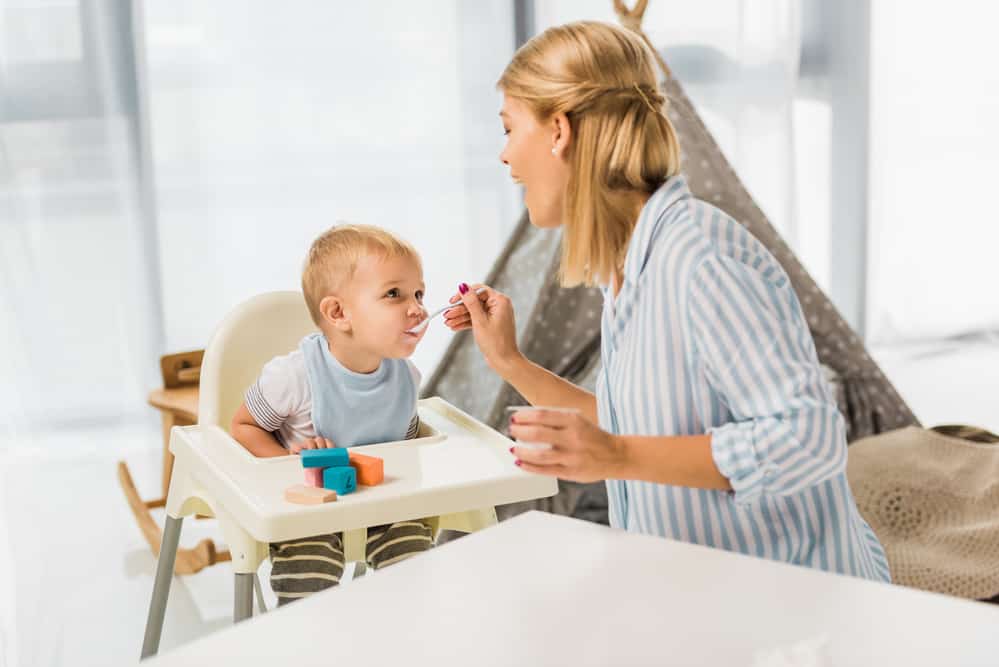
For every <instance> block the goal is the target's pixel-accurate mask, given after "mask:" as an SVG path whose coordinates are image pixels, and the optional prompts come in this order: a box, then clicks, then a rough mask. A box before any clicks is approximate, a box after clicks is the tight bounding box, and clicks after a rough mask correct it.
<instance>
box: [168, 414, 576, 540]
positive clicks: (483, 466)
mask: <svg viewBox="0 0 999 667" xmlns="http://www.w3.org/2000/svg"><path fill="white" fill-rule="evenodd" d="M419 414H420V420H421V422H422V429H421V433H423V434H425V435H424V437H420V438H418V439H414V440H405V441H400V442H390V443H382V444H376V445H367V446H364V447H357V448H352V449H353V450H354V451H357V452H358V453H363V454H366V455H371V456H377V457H380V458H382V459H383V460H384V465H385V481H384V482H382V483H381V484H380V485H378V486H372V487H369V486H361V485H358V487H357V490H356V491H354V492H353V493H350V494H347V495H345V496H338V498H337V500H336V501H335V502H331V503H325V504H323V505H297V504H294V503H291V502H288V501H287V500H285V499H284V490H285V489H286V488H287V487H289V486H291V485H293V484H302V483H304V473H303V468H302V463H301V460H300V459H299V457H297V456H287V457H276V458H257V457H254V456H253V455H252V454H250V453H249V452H248V451H246V449H244V448H243V447H242V446H241V445H240V444H239V443H237V442H236V441H235V440H233V439H232V437H231V436H230V435H229V434H228V433H226V432H225V431H224V430H223V429H221V428H219V427H217V426H185V427H175V428H174V429H173V431H172V434H171V438H170V451H171V452H172V453H173V455H174V456H175V457H176V458H177V459H178V461H185V462H188V463H189V465H186V466H185V468H186V469H187V470H188V471H189V473H190V476H191V477H192V478H193V481H194V482H195V484H196V485H200V486H203V487H204V489H205V491H206V492H207V493H208V494H209V495H210V496H211V497H213V498H214V499H215V500H216V501H217V502H218V503H219V505H220V506H221V507H223V508H225V511H227V512H228V513H229V514H230V515H232V517H233V518H234V519H235V520H236V521H237V522H238V524H239V525H240V526H242V527H243V528H244V529H245V530H246V531H247V532H248V533H249V534H250V535H252V536H253V538H254V539H257V540H259V541H261V542H276V541H281V540H287V539H294V538H297V537H301V536H303V535H316V534H321V533H330V532H339V531H343V530H351V529H355V528H363V527H367V526H374V525H379V524H384V523H392V522H394V521H402V520H406V519H412V518H413V517H424V516H425V517H431V516H438V515H444V514H451V513H456V512H463V511H468V510H474V509H481V508H487V507H493V506H496V505H503V504H507V503H512V502H519V501H523V500H530V499H534V498H544V497H548V496H552V495H555V493H556V492H557V491H558V484H557V482H556V480H555V479H554V478H550V477H543V476H540V475H535V474H531V473H527V472H524V471H523V470H521V469H520V468H518V467H517V466H516V465H514V458H513V456H512V455H511V454H510V451H509V449H510V447H511V446H512V445H513V442H512V441H511V440H510V439H508V438H506V437H504V436H502V435H500V434H499V433H497V432H496V431H494V430H492V429H491V428H489V427H487V426H486V425H485V424H483V423H481V422H479V421H478V420H476V419H474V418H473V417H471V416H469V415H467V414H465V413H464V412H462V411H461V410H459V409H458V408H456V407H454V406H452V405H451V404H449V403H447V402H446V401H444V400H443V399H440V398H436V397H435V398H428V399H424V400H421V401H420V402H419ZM176 502H183V499H177V501H176ZM168 510H174V511H175V512H176V511H177V510H179V508H175V507H168Z"/></svg>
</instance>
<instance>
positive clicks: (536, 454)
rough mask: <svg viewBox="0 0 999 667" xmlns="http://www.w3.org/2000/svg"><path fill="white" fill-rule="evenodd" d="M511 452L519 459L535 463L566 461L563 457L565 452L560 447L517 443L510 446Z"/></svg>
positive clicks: (548, 463)
mask: <svg viewBox="0 0 999 667" xmlns="http://www.w3.org/2000/svg"><path fill="white" fill-rule="evenodd" d="M510 453H511V454H513V455H514V456H516V457H517V460H518V461H526V462H527V463H531V464H533V465H554V464H558V463H564V461H563V459H564V458H565V452H563V451H562V450H559V449H548V448H540V447H522V446H520V445H518V444H516V443H515V444H514V446H513V447H511V448H510Z"/></svg>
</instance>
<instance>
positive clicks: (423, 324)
mask: <svg viewBox="0 0 999 667" xmlns="http://www.w3.org/2000/svg"><path fill="white" fill-rule="evenodd" d="M485 291H486V288H485V287H480V288H479V289H477V290H475V293H476V294H482V293H483V292H485ZM460 305H461V301H459V302H458V303H449V304H448V305H446V306H444V307H443V308H438V309H437V310H435V311H434V312H432V313H430V314H429V315H427V319H425V320H423V321H422V322H420V323H419V324H417V325H416V326H415V327H413V328H412V329H406V333H420V332H421V331H423V330H424V329H426V328H427V325H428V324H430V320H432V319H434V318H435V317H437V316H438V315H440V314H441V313H443V312H444V311H447V310H451V309H452V308H457V307H458V306H460Z"/></svg>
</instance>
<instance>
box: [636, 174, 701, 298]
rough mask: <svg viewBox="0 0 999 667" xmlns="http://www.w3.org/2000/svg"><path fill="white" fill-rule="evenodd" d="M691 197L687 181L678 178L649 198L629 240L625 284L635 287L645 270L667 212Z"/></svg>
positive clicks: (662, 186)
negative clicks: (653, 243)
mask: <svg viewBox="0 0 999 667" xmlns="http://www.w3.org/2000/svg"><path fill="white" fill-rule="evenodd" d="M691 197H693V195H692V194H691V193H690V188H688V187H687V180H686V179H685V178H684V177H683V176H681V175H677V176H674V177H673V178H671V179H669V180H668V181H666V182H665V183H663V184H662V185H661V186H659V189H658V190H656V191H655V192H653V193H652V196H651V197H649V201H647V202H645V206H643V207H642V212H641V213H639V215H638V222H637V223H636V224H635V229H634V231H632V233H631V240H630V241H628V254H627V255H625V259H624V281H625V282H626V283H631V284H635V282H636V281H637V280H638V276H640V275H641V273H642V270H643V269H644V268H645V264H646V262H648V259H649V255H650V254H651V253H652V242H653V240H654V239H655V236H656V233H657V231H658V230H659V228H660V227H661V224H660V223H661V222H662V220H663V219H664V218H665V217H666V213H667V211H669V209H670V208H671V207H672V206H673V205H674V204H676V203H677V202H679V201H681V200H684V199H688V198H691Z"/></svg>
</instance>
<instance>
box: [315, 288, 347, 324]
mask: <svg viewBox="0 0 999 667" xmlns="http://www.w3.org/2000/svg"><path fill="white" fill-rule="evenodd" d="M343 306H344V305H343V302H342V301H341V300H340V297H338V296H333V295H330V296H325V297H323V300H322V301H320V302H319V314H320V315H322V316H323V322H324V323H325V324H326V325H327V326H330V327H333V328H334V329H336V330H338V331H342V332H344V333H350V318H349V317H348V316H347V313H346V311H345V310H344V307H343Z"/></svg>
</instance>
